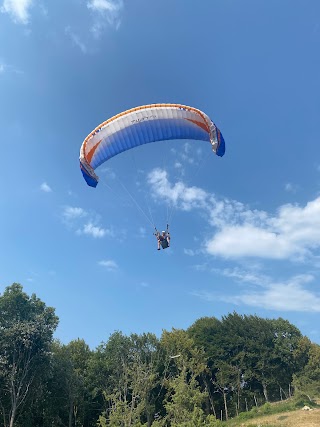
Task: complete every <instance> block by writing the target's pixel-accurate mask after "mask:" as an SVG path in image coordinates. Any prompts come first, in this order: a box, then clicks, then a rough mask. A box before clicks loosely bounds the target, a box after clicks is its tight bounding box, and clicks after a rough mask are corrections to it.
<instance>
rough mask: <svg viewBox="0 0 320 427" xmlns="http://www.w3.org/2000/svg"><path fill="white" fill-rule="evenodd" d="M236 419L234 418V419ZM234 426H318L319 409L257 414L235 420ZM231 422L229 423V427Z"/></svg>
mask: <svg viewBox="0 0 320 427" xmlns="http://www.w3.org/2000/svg"><path fill="white" fill-rule="evenodd" d="M234 421H236V420H234ZM233 425H234V426H235V427H319V426H320V409H313V410H312V411H302V410H295V411H289V412H282V413H281V414H272V415H263V416H257V417H256V418H253V419H251V420H247V421H239V420H238V421H236V423H235V424H233ZM231 426H232V424H230V427H231Z"/></svg>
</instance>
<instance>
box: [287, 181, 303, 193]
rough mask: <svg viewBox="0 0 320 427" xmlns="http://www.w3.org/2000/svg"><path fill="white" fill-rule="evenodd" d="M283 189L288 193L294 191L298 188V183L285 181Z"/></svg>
mask: <svg viewBox="0 0 320 427" xmlns="http://www.w3.org/2000/svg"><path fill="white" fill-rule="evenodd" d="M284 189H285V190H286V191H287V192H288V193H296V192H297V191H298V189H299V187H298V185H296V184H293V183H292V182H287V183H286V184H285V186H284Z"/></svg>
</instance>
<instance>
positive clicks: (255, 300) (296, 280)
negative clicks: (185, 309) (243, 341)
mask: <svg viewBox="0 0 320 427" xmlns="http://www.w3.org/2000/svg"><path fill="white" fill-rule="evenodd" d="M240 279H241V280H245V277H242V275H240ZM247 279H248V281H249V282H252V283H253V282H259V277H258V276H253V277H251V278H250V277H248V278H247ZM266 280H267V278H266V276H262V278H261V280H260V283H259V288H256V289H254V290H248V289H247V288H246V290H245V291H244V292H243V293H241V294H238V295H232V296H230V295H221V294H220V295H219V294H218V293H216V292H215V293H213V292H208V291H200V292H194V293H193V295H195V296H197V297H200V298H202V299H205V300H207V301H223V302H226V303H232V304H235V305H240V304H244V305H247V306H251V307H260V308H263V309H266V310H275V311H297V312H320V295H319V294H318V293H314V292H311V291H310V290H308V289H306V288H305V286H304V285H306V284H308V283H310V282H312V281H313V280H314V277H313V276H312V275H309V274H303V275H299V276H294V277H292V278H291V279H290V280H288V281H287V282H275V281H271V279H268V280H269V283H268V284H267V283H266ZM261 286H262V287H261Z"/></svg>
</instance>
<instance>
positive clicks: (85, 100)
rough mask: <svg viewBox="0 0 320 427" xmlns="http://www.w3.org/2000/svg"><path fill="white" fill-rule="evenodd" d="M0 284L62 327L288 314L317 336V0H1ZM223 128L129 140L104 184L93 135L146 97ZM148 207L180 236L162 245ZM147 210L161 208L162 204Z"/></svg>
mask: <svg viewBox="0 0 320 427" xmlns="http://www.w3.org/2000/svg"><path fill="white" fill-rule="evenodd" d="M0 11H1V12H0V94H1V95H0V129H1V136H2V138H1V152H2V161H1V180H0V194H1V197H0V242H1V245H0V272H1V273H0V274H1V276H0V292H3V290H4V289H5V287H6V286H8V285H10V284H11V283H13V282H19V283H21V284H22V285H23V287H24V289H25V291H26V292H28V293H32V292H35V293H36V294H37V295H38V296H39V297H40V298H41V299H42V300H44V301H45V302H46V304H47V305H51V306H53V307H55V308H56V313H57V315H58V316H59V318H60V324H59V327H58V329H57V332H56V337H57V338H59V339H61V340H62V342H65V343H67V342H69V341H70V340H72V339H75V338H78V337H80V338H84V339H85V340H86V342H87V343H88V344H89V345H90V346H91V347H95V346H96V345H98V344H99V343H100V342H101V341H106V340H107V339H108V337H109V335H110V334H111V333H112V332H113V331H115V330H122V331H123V332H124V333H127V334H129V333H131V332H137V333H141V332H147V331H149V332H154V333H156V334H157V335H160V334H161V331H162V329H171V328H172V327H176V328H187V327H188V326H190V325H191V324H192V323H193V322H194V321H195V320H196V319H197V318H199V317H202V316H216V317H218V318H220V317H221V316H222V315H226V314H228V313H229V312H232V311H234V310H235V311H237V312H238V313H243V314H257V315H259V316H263V317H269V318H270V317H279V316H281V317H284V318H286V319H288V320H289V321H290V322H292V323H294V324H295V325H296V326H298V327H299V328H300V330H301V331H302V332H303V333H304V334H306V335H307V336H309V337H310V338H311V339H312V340H313V341H315V342H318V343H319V342H320V329H319V326H318V325H319V324H320V292H319V279H320V274H319V267H320V192H319V190H320V148H319V142H320V132H319V117H320V77H319V76H320V55H319V51H320V20H319V16H320V3H319V1H318V0H309V1H307V2H306V1H303V0H300V1H298V0H282V1H279V0H268V1H263V0H260V1H257V0H242V1H241V2H239V1H238V0H220V1H217V0H202V1H192V0H190V1H186V0H175V1H172V0H161V2H160V1H150V0H130V1H121V0H118V1H115V0H114V1H111V0H83V1H82V0H55V1H54V2H52V1H51V2H49V1H48V0H42V1H41V0H39V1H38V0H1V1H0ZM157 102H173V103H182V104H186V105H191V106H194V107H196V108H199V109H201V110H202V111H204V112H205V113H207V114H208V115H209V116H210V117H211V118H212V120H213V121H214V122H215V123H216V124H217V126H218V127H219V128H220V129H221V131H222V133H223V135H224V137H225V140H226V148H227V151H226V155H225V156H224V157H223V158H218V157H216V156H214V155H212V154H211V153H212V152H211V149H210V146H209V144H206V143H204V142H199V141H197V142H195V141H171V142H166V143H162V144H160V143H155V144H149V145H146V146H143V147H139V148H137V149H136V150H131V152H130V151H129V152H126V153H123V154H121V155H119V156H117V157H116V158H113V159H111V160H110V161H109V162H108V163H106V164H104V165H102V166H101V167H100V168H99V169H98V170H97V172H98V174H99V175H100V177H101V181H103V182H105V183H106V185H103V182H101V183H99V185H98V187H97V188H96V189H92V188H89V187H88V186H87V185H86V183H85V181H84V180H83V178H82V175H81V173H80V170H79V162H78V158H79V149H80V146H81V143H82V141H83V139H84V138H85V137H86V136H87V134H88V133H89V132H90V131H91V130H92V129H93V128H94V127H96V126H97V125H98V124H99V123H101V122H102V121H104V120H106V119H108V118H109V117H111V116H113V115H115V114H117V113H119V112H121V111H123V110H126V109H128V108H132V107H135V106H139V105H144V104H150V103H157ZM122 185H124V186H125V188H127V190H128V191H129V192H130V194H132V195H133V197H134V199H135V200H136V201H137V203H138V204H139V206H141V207H142V209H143V210H144V212H146V213H147V215H148V216H150V212H151V215H152V218H153V219H154V221H155V222H156V225H157V227H158V228H159V229H161V228H163V227H164V226H165V223H166V219H167V204H168V203H169V204H170V206H171V205H173V209H172V210H171V209H169V211H170V212H172V221H171V222H170V225H171V234H172V245H171V248H170V249H168V250H166V251H161V252H158V251H157V250H156V240H155V238H154V236H153V235H152V227H151V226H150V224H149V222H148V221H147V219H146V218H145V216H144V215H142V214H141V212H140V211H139V209H138V208H137V206H136V205H135V204H134V203H133V202H132V200H131V198H130V197H129V195H128V193H127V192H126V191H125V190H124V188H123V186H122ZM149 209H150V210H149Z"/></svg>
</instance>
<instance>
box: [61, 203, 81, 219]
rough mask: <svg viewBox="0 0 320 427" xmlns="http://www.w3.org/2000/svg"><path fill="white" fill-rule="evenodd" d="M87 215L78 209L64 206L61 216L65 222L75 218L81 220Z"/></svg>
mask: <svg viewBox="0 0 320 427" xmlns="http://www.w3.org/2000/svg"><path fill="white" fill-rule="evenodd" d="M86 215H87V212H86V211H85V210H84V209H82V208H79V207H72V206H66V207H65V208H64V210H63V213H62V216H63V217H64V219H66V220H73V219H76V218H82V217H84V216H86Z"/></svg>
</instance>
